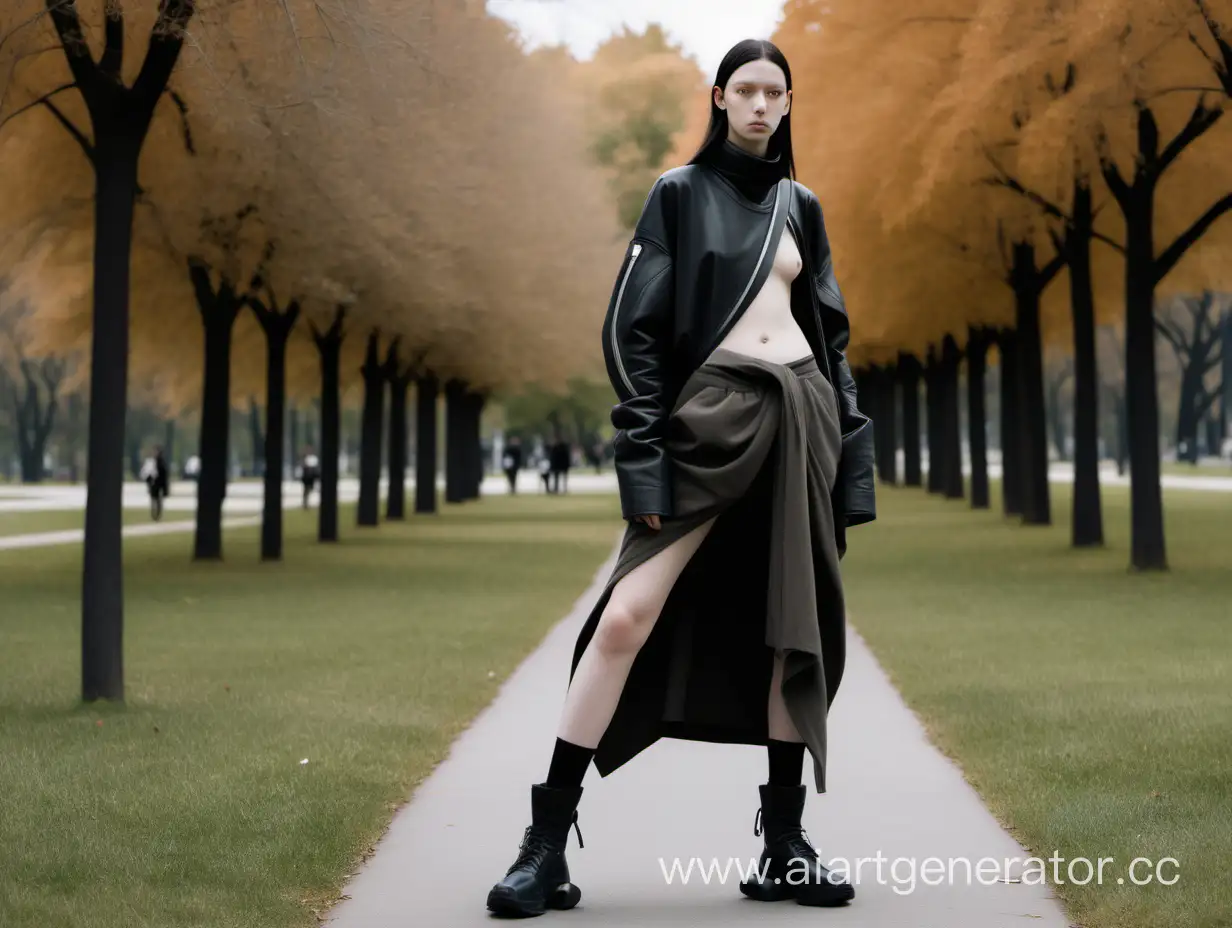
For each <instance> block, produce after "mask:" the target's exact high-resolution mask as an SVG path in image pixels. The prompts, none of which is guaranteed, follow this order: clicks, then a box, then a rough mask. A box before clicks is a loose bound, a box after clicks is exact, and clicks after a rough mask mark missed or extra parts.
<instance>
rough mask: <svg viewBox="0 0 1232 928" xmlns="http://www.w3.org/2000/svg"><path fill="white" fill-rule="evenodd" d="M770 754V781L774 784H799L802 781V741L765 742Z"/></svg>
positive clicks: (772, 739)
mask: <svg viewBox="0 0 1232 928" xmlns="http://www.w3.org/2000/svg"><path fill="white" fill-rule="evenodd" d="M766 748H767V753H768V754H769V756H770V783H771V784H772V785H774V786H799V785H800V784H801V783H803V782H804V742H803V741H778V740H776V739H774V738H771V739H770V740H768V741H767V742H766Z"/></svg>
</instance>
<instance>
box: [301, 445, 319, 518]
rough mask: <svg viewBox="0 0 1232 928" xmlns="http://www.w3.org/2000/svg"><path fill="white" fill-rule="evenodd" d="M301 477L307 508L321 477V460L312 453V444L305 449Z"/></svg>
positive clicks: (305, 506)
mask: <svg viewBox="0 0 1232 928" xmlns="http://www.w3.org/2000/svg"><path fill="white" fill-rule="evenodd" d="M299 479H300V482H301V483H302V484H303V485H304V508H305V509H307V508H308V500H309V497H311V496H312V491H313V490H314V489H316V485H317V481H318V480H320V479H321V460H320V458H318V457H317V456H316V455H315V454H313V453H312V446H311V445H309V446H308V448H307V450H306V451H305V453H304V460H303V461H302V462H301V464H300V472H299Z"/></svg>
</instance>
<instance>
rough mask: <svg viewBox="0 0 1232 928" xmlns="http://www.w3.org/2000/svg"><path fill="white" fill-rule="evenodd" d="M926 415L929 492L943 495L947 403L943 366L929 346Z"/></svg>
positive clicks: (925, 369) (925, 373)
mask: <svg viewBox="0 0 1232 928" xmlns="http://www.w3.org/2000/svg"><path fill="white" fill-rule="evenodd" d="M924 387H925V390H926V391H927V395H926V397H925V410H924V411H925V415H926V416H927V419H928V421H927V426H926V427H927V431H928V492H929V493H941V492H943V491H944V489H945V478H944V476H943V475H944V473H945V461H944V458H945V447H944V446H945V438H944V426H943V425H942V422H941V419H942V415H943V410H944V409H945V401H944V400H943V399H942V398H941V394H942V392H943V390H944V385H943V384H942V380H941V365H940V362H939V361H938V359H937V351H936V349H935V348H934V347H933V346H932V345H929V346H928V354H927V356H926V358H925V361H924Z"/></svg>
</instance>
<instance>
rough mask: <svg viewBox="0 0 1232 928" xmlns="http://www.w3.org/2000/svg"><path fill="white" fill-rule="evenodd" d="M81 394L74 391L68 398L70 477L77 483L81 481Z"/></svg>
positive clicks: (74, 483)
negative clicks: (79, 445)
mask: <svg viewBox="0 0 1232 928" xmlns="http://www.w3.org/2000/svg"><path fill="white" fill-rule="evenodd" d="M80 440H81V394H80V393H73V394H71V395H70V396H69V398H68V454H69V459H68V479H69V483H72V484H73V485H76V484H78V483H80V482H81V449H80V448H79V447H78V444H79V442H80Z"/></svg>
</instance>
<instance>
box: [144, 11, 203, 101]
mask: <svg viewBox="0 0 1232 928" xmlns="http://www.w3.org/2000/svg"><path fill="white" fill-rule="evenodd" d="M195 11H196V3H195V0H159V4H158V20H157V22H155V24H154V29H153V31H152V32H151V34H150V47H149V49H148V50H147V51H146V55H145V61H143V62H142V63H141V71H140V73H139V74H138V75H137V79H136V80H135V81H133V93H134V94H136V95H137V96H138V97H139V98H142V99H144V100H145V101H146V103H147V105H148V106H149V108H150V109H151V110H152V109H153V108H154V106H155V104H156V103H157V102H158V98H159V97H160V96H161V95H162V92H163V89H164V88H165V87H166V86H167V81H168V80H170V79H171V72H172V70H173V69H174V68H175V63H176V61H177V60H178V58H179V56H180V49H181V48H182V47H183V45H184V29H185V27H186V26H187V25H188V21H189V20H190V19H192V16H193V13H194V12H195Z"/></svg>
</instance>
